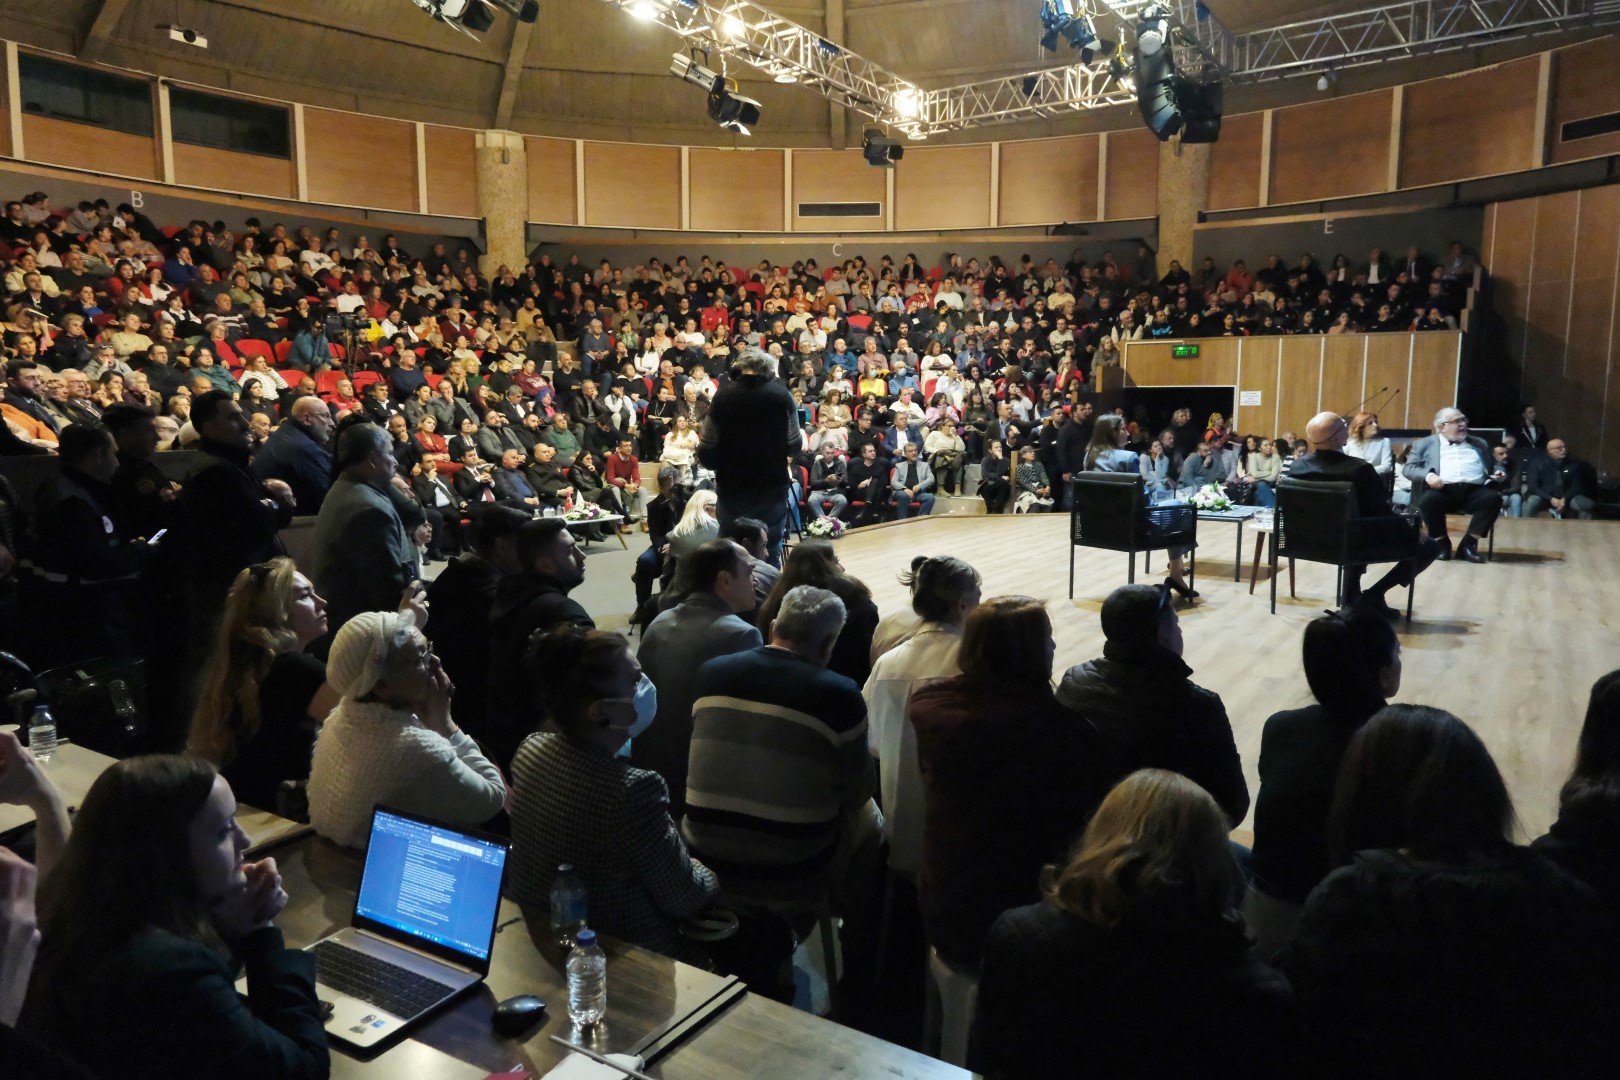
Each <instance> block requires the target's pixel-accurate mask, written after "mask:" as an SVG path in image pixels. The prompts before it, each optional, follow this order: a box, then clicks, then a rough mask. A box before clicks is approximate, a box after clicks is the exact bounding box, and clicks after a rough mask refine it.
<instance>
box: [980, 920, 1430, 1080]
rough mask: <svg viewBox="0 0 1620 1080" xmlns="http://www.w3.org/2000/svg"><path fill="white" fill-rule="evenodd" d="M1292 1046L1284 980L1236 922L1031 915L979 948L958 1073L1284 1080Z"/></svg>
mask: <svg viewBox="0 0 1620 1080" xmlns="http://www.w3.org/2000/svg"><path fill="white" fill-rule="evenodd" d="M1299 1046H1300V1025H1299V1020H1298V1016H1297V1013H1296V1011H1295V1008H1294V1004H1293V995H1292V994H1291V993H1290V991H1289V987H1288V982H1287V980H1285V979H1284V978H1283V977H1282V976H1281V975H1279V974H1278V973H1277V972H1276V971H1274V970H1273V969H1271V968H1270V967H1267V966H1266V965H1265V964H1263V963H1261V962H1260V961H1258V960H1256V959H1254V958H1253V957H1251V956H1250V955H1249V943H1248V941H1247V939H1246V938H1245V937H1244V933H1243V927H1242V924H1241V923H1240V922H1238V921H1235V920H1234V921H1230V922H1228V921H1225V920H1220V919H1214V918H1210V919H1207V920H1206V921H1203V922H1201V923H1194V924H1188V925H1180V926H1166V925H1155V926H1134V925H1130V924H1122V925H1120V926H1118V927H1115V928H1113V929H1105V928H1103V927H1101V926H1098V925H1096V924H1094V923H1090V922H1087V921H1086V920H1084V919H1082V918H1080V917H1079V916H1076V915H1070V914H1068V913H1067V912H1064V911H1060V910H1059V909H1057V908H1055V907H1052V906H1051V905H1049V904H1036V905H1034V906H1031V907H1021V908H1014V909H1013V910H1012V911H1009V912H1007V913H1006V914H1004V915H1002V916H1001V918H999V919H997V920H996V923H995V925H994V926H993V927H992V928H991V930H990V936H989V940H988V941H987V942H986V944H985V947H984V963H983V965H982V967H981V968H980V973H979V1003H978V1013H977V1016H976V1017H975V1020H974V1045H973V1055H972V1058H973V1059H972V1060H971V1061H970V1065H971V1067H972V1068H974V1069H975V1070H977V1071H979V1072H982V1073H983V1074H984V1076H985V1077H986V1080H1014V1078H1017V1080H1022V1078H1024V1077H1082V1076H1083V1077H1085V1078H1086V1080H1112V1078H1116V1077H1117V1078H1120V1080H1126V1078H1129V1080H1136V1078H1140V1077H1200V1078H1220V1080H1225V1078H1231V1080H1264V1078H1271V1077H1277V1078H1282V1077H1289V1078H1295V1077H1298V1076H1301V1075H1306V1074H1303V1073H1301V1072H1300V1071H1299V1070H1298V1068H1297V1067H1296V1061H1297V1054H1298V1048H1299ZM1402 1075H1406V1074H1402Z"/></svg>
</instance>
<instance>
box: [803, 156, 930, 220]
mask: <svg viewBox="0 0 1620 1080" xmlns="http://www.w3.org/2000/svg"><path fill="white" fill-rule="evenodd" d="M902 160H904V159H902ZM887 172H888V170H886V169H874V168H873V167H872V166H870V165H868V164H867V163H866V159H865V158H864V157H862V156H861V152H860V151H859V150H795V151H793V228H794V229H795V230H796V231H799V232H884V231H887V229H888V217H887V214H888V206H889V193H888V183H889V182H888V179H887V175H886V174H887ZM814 202H872V203H877V204H878V207H879V208H880V209H881V210H882V213H880V214H879V215H878V216H877V217H875V218H870V217H859V218H857V217H848V218H836V217H829V218H823V217H815V218H801V217H800V216H799V204H800V203H814Z"/></svg>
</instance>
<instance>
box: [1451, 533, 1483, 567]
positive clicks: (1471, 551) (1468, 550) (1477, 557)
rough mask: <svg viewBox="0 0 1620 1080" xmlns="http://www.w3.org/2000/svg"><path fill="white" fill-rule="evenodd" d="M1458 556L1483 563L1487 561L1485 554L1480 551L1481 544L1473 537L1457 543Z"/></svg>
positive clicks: (1472, 561)
mask: <svg viewBox="0 0 1620 1080" xmlns="http://www.w3.org/2000/svg"><path fill="white" fill-rule="evenodd" d="M1457 558H1459V559H1466V560H1467V561H1469V562H1471V563H1483V562H1484V561H1485V556H1483V555H1481V554H1480V553H1479V545H1478V544H1477V543H1476V542H1475V541H1474V540H1473V539H1472V538H1470V539H1467V540H1464V541H1463V542H1462V543H1460V544H1458V545H1457Z"/></svg>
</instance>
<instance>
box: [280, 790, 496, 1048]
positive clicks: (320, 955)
mask: <svg viewBox="0 0 1620 1080" xmlns="http://www.w3.org/2000/svg"><path fill="white" fill-rule="evenodd" d="M510 850H511V845H510V844H509V843H508V842H507V841H505V840H502V839H500V838H498V837H493V836H488V835H486V834H484V833H479V832H473V831H469V830H467V829H464V828H461V827H459V826H452V825H446V824H444V823H442V822H438V821H434V820H432V819H430V818H425V817H419V816H417V815H415V814H408V813H405V812H403V811H400V810H392V809H389V808H388V807H385V806H379V807H377V808H376V809H375V810H374V811H373V812H372V818H371V843H370V845H369V846H368V847H367V848H366V861H365V868H364V869H363V870H362V871H361V875H360V892H359V894H358V895H357V896H356V897H355V902H354V916H353V918H352V919H351V920H350V925H349V927H348V928H346V929H343V930H340V931H338V932H337V933H335V934H333V935H331V936H330V937H327V938H323V939H322V940H320V941H318V942H316V943H315V944H314V945H311V946H310V947H309V948H308V949H307V950H306V951H307V952H310V953H313V954H314V956H315V992H316V994H317V995H318V996H319V997H320V999H321V1001H322V1002H323V1003H324V1004H326V1005H328V1006H329V1007H330V1010H331V1012H330V1015H329V1016H328V1017H327V1020H326V1031H327V1034H328V1035H330V1036H331V1037H332V1038H335V1039H337V1040H339V1041H340V1042H343V1043H347V1044H348V1045H350V1046H352V1047H355V1048H357V1049H369V1048H371V1047H374V1046H376V1045H377V1044H378V1043H381V1042H383V1041H384V1040H387V1039H391V1038H393V1037H395V1036H397V1035H399V1034H401V1033H402V1032H403V1031H404V1030H405V1029H406V1028H408V1027H410V1026H411V1025H412V1024H413V1023H415V1022H416V1021H417V1020H419V1019H421V1018H422V1017H424V1016H426V1015H427V1014H428V1013H430V1012H432V1011H433V1010H434V1009H437V1008H438V1007H439V1006H441V1005H443V1004H444V1003H445V1002H447V1001H449V1000H450V999H451V998H453V997H456V996H457V995H458V994H460V993H461V992H462V991H464V990H466V989H468V988H469V987H472V986H476V985H477V984H478V983H480V982H482V981H483V980H484V977H485V976H487V975H488V974H489V956H490V951H491V949H492V948H493V947H494V943H495V920H496V915H497V914H498V913H499V911H500V906H501V885H502V883H503V880H504V876H505V871H506V856H507V853H508V852H509V851H510Z"/></svg>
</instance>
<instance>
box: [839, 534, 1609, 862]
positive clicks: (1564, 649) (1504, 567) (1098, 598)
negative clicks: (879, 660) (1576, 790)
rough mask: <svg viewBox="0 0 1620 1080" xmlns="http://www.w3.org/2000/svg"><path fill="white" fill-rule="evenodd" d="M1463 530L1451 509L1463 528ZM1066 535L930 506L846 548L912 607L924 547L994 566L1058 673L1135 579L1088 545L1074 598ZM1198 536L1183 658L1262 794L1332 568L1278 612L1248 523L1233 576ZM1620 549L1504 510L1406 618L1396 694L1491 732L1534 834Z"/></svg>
mask: <svg viewBox="0 0 1620 1080" xmlns="http://www.w3.org/2000/svg"><path fill="white" fill-rule="evenodd" d="M1462 524H1463V521H1462V519H1461V518H1456V519H1453V521H1452V529H1453V532H1454V533H1455V532H1457V531H1458V530H1459V529H1460V528H1461V526H1462ZM1067 528H1068V516H1067V515H1063V514H1052V515H1032V516H1027V517H1012V518H1008V517H995V518H989V517H965V516H964V517H956V516H950V517H929V518H920V519H915V520H912V521H908V522H905V523H902V524H896V525H891V526H881V527H877V528H870V529H860V530H856V531H854V532H851V533H849V534H848V535H846V536H845V537H844V538H842V539H840V540H838V541H837V546H838V554H839V557H840V559H841V560H842V562H843V564H844V566H845V567H846V568H847V569H848V570H849V571H850V573H852V574H855V575H856V576H858V577H859V578H861V580H863V581H865V582H866V583H867V585H868V586H869V587H870V588H871V589H872V592H873V594H874V597H875V599H876V601H877V605H878V608H879V610H880V611H882V612H883V613H884V614H888V613H889V612H891V611H893V610H895V609H896V608H899V607H901V606H903V605H905V604H906V603H907V596H906V590H905V588H904V586H902V585H900V584H899V582H898V581H896V580H895V575H896V574H898V573H900V572H901V571H902V570H904V569H905V568H906V566H907V564H908V562H909V560H910V559H911V557H912V556H914V555H919V554H922V555H936V554H950V555H956V556H958V557H960V558H963V559H966V560H967V561H968V562H970V563H972V564H973V565H974V566H975V567H976V568H977V569H978V570H979V572H980V573H981V574H982V575H983V576H984V595H985V596H997V595H1003V594H1008V593H1024V594H1027V595H1031V596H1037V597H1043V598H1045V599H1047V600H1048V605H1047V606H1048V610H1050V612H1051V614H1052V623H1053V628H1054V632H1055V636H1056V639H1057V661H1056V664H1057V667H1058V669H1059V671H1060V672H1061V670H1062V669H1063V668H1065V667H1067V666H1069V665H1071V664H1074V663H1077V662H1080V661H1082V660H1087V659H1090V658H1091V657H1093V656H1096V655H1098V654H1100V653H1101V651H1102V642H1103V637H1102V630H1101V628H1100V626H1099V625H1098V611H1099V610H1100V608H1101V604H1102V599H1103V597H1105V596H1106V595H1107V594H1108V592H1109V590H1111V589H1113V588H1114V587H1116V586H1118V585H1122V584H1124V582H1125V567H1126V556H1125V555H1123V554H1119V553H1115V552H1105V551H1094V550H1090V549H1086V548H1081V549H1077V550H1076V552H1075V599H1074V600H1073V601H1072V602H1071V601H1069V600H1067V599H1066V598H1065V594H1066V592H1067V590H1068V563H1067V560H1068V556H1069V546H1068V534H1067ZM1200 531H1201V533H1202V534H1203V536H1202V538H1203V544H1202V545H1201V548H1200V555H1201V557H1200V558H1199V560H1198V590H1199V592H1201V593H1202V594H1203V595H1202V596H1201V597H1200V598H1199V600H1198V602H1197V603H1196V605H1194V606H1191V607H1188V606H1185V605H1182V606H1181V607H1180V608H1179V610H1180V612H1181V619H1182V631H1183V636H1184V638H1185V640H1186V653H1185V656H1186V660H1187V662H1188V664H1190V665H1191V666H1192V668H1193V670H1194V676H1193V678H1194V679H1195V681H1197V682H1198V683H1200V684H1202V685H1203V686H1206V687H1208V688H1209V689H1211V690H1214V691H1215V692H1217V693H1218V694H1220V695H1221V698H1222V700H1223V701H1224V702H1225V703H1226V709H1227V713H1228V714H1229V715H1230V716H1231V718H1232V726H1233V730H1234V731H1235V733H1236V736H1237V745H1238V750H1239V752H1240V753H1241V754H1242V756H1243V764H1244V768H1245V770H1246V772H1247V773H1248V777H1249V790H1250V794H1251V795H1253V794H1254V792H1255V791H1256V790H1257V789H1258V780H1257V775H1256V771H1255V770H1256V765H1257V763H1258V760H1259V756H1260V731H1261V727H1262V726H1263V724H1264V722H1265V719H1266V717H1267V716H1268V715H1270V714H1271V713H1272V712H1274V711H1276V710H1278V709H1284V708H1293V707H1297V706H1299V705H1305V704H1308V703H1309V702H1310V694H1309V691H1308V690H1307V688H1306V686H1305V677H1304V674H1303V673H1302V671H1301V669H1300V662H1299V650H1300V635H1301V633H1302V632H1303V630H1304V626H1305V623H1306V622H1308V621H1309V620H1310V619H1311V618H1312V617H1314V616H1315V615H1317V614H1318V613H1320V612H1321V611H1322V610H1323V609H1324V608H1327V607H1330V606H1331V605H1332V602H1333V585H1334V572H1333V568H1332V567H1329V566H1322V565H1318V564H1314V563H1299V564H1298V570H1297V580H1298V592H1299V599H1298V600H1289V599H1288V590H1287V572H1286V570H1281V571H1280V572H1281V573H1282V575H1283V576H1282V579H1281V580H1280V581H1279V583H1278V603H1277V614H1276V615H1275V616H1272V615H1271V614H1269V604H1268V588H1267V578H1266V575H1267V568H1266V566H1265V563H1264V561H1263V560H1262V563H1261V567H1260V578H1259V584H1258V585H1257V586H1256V588H1255V591H1254V595H1253V596H1250V595H1249V563H1248V560H1249V559H1250V558H1251V557H1252V555H1253V542H1252V540H1251V539H1250V536H1251V535H1252V534H1251V533H1249V532H1248V531H1247V530H1246V531H1245V532H1244V542H1243V547H1244V553H1243V557H1244V565H1243V567H1242V578H1243V580H1242V582H1241V583H1239V582H1234V581H1233V580H1232V559H1233V555H1234V551H1233V547H1234V540H1235V537H1234V536H1233V530H1232V527H1231V526H1228V525H1210V526H1206V527H1205V528H1204V529H1201V530H1200ZM1617 551H1620V523H1614V522H1593V521H1555V520H1552V519H1536V520H1521V519H1512V520H1510V519H1503V520H1502V521H1501V523H1500V524H1499V525H1498V527H1497V535H1496V560H1495V562H1493V563H1490V564H1487V565H1484V566H1474V565H1471V564H1469V563H1464V562H1456V561H1453V562H1449V563H1436V564H1434V566H1432V567H1431V568H1430V569H1429V570H1428V571H1426V572H1425V573H1424V574H1423V575H1422V576H1421V577H1420V578H1419V579H1418V585H1417V598H1416V604H1415V606H1414V609H1413V620H1412V622H1411V624H1407V623H1406V622H1405V621H1404V620H1401V621H1399V622H1397V623H1396V630H1397V631H1398V632H1399V634H1400V638H1401V645H1402V650H1403V659H1404V667H1405V670H1404V674H1403V677H1402V684H1401V692H1400V694H1399V696H1398V700H1400V701H1403V702H1411V703H1418V704H1425V705H1436V706H1440V707H1443V708H1446V709H1449V710H1450V711H1452V712H1454V713H1456V714H1457V715H1458V716H1460V717H1461V718H1462V719H1463V720H1465V721H1467V722H1468V723H1469V724H1470V725H1471V726H1472V727H1473V728H1474V729H1475V730H1476V731H1478V732H1479V733H1480V735H1481V736H1482V737H1483V738H1484V739H1485V742H1486V743H1487V745H1489V747H1490V749H1491V753H1492V755H1493V756H1494V757H1495V758H1496V762H1497V765H1498V766H1499V767H1500V768H1501V770H1502V773H1503V775H1504V776H1505V777H1506V778H1507V782H1508V787H1509V790H1510V791H1511V792H1512V793H1513V799H1514V806H1515V808H1516V810H1517V811H1518V815H1519V820H1520V821H1521V823H1522V826H1523V830H1524V836H1525V838H1526V839H1529V838H1533V837H1535V836H1538V835H1540V834H1541V833H1542V832H1544V831H1545V830H1546V827H1547V826H1548V825H1549V824H1550V823H1551V822H1552V820H1553V818H1554V817H1555V816H1556V813H1557V806H1558V789H1559V787H1560V786H1561V785H1562V784H1563V781H1564V778H1565V776H1566V774H1567V773H1568V771H1569V768H1570V765H1571V763H1572V762H1573V761H1574V756H1575V739H1576V736H1577V735H1578V733H1579V731H1580V724H1581V719H1582V717H1583V715H1584V713H1585V710H1586V695H1587V692H1588V690H1589V689H1590V687H1591V684H1592V682H1593V681H1594V680H1596V679H1597V677H1598V676H1599V675H1601V674H1603V673H1604V672H1606V671H1609V670H1611V669H1612V668H1615V667H1620V648H1617V647H1616V643H1617V638H1616V634H1615V630H1616V621H1617V614H1616V613H1617V612H1620V573H1617V571H1620V558H1617V557H1616V552H1617ZM1163 573H1164V558H1163V554H1162V553H1155V556H1154V574H1153V575H1152V576H1145V575H1144V574H1143V573H1142V569H1141V561H1140V557H1138V563H1137V580H1138V581H1139V582H1140V581H1154V580H1157V579H1158V578H1159V577H1161V576H1162V575H1163ZM1367 580H1368V581H1369V582H1371V581H1372V580H1375V578H1374V576H1373V575H1369V577H1368V578H1367ZM1389 599H1390V603H1391V604H1393V605H1395V606H1397V607H1402V608H1404V606H1405V602H1406V597H1405V593H1404V591H1402V590H1395V591H1392V592H1391V593H1390V595H1389ZM1249 824H1252V821H1251V822H1245V827H1247V826H1248V825H1249Z"/></svg>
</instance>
